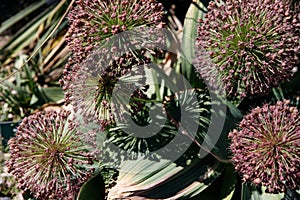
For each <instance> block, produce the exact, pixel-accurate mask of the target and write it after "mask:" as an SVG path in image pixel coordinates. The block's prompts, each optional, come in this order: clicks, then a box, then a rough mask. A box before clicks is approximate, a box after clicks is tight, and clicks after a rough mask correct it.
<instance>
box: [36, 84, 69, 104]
mask: <svg viewBox="0 0 300 200" xmlns="http://www.w3.org/2000/svg"><path fill="white" fill-rule="evenodd" d="M41 89H42V90H43V93H44V94H45V96H46V97H47V98H48V99H49V101H52V102H58V101H60V100H62V99H64V92H63V90H62V89H61V88H60V87H47V88H41Z"/></svg>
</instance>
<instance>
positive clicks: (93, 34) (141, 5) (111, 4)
mask: <svg viewBox="0 0 300 200" xmlns="http://www.w3.org/2000/svg"><path fill="white" fill-rule="evenodd" d="M162 16H163V7H162V4H161V3H157V2H156V0H139V1H136V0H112V1H111V0H109V1H108V0H101V1H99V0H77V1H76V4H75V6H73V8H72V10H71V12H70V13H69V16H68V18H69V22H70V27H69V29H68V34H67V42H68V45H69V46H70V48H71V50H72V52H73V53H74V56H73V59H76V60H77V62H78V61H79V62H80V61H82V59H84V58H85V57H86V56H87V55H88V54H89V53H90V52H91V50H92V49H93V48H94V47H96V46H97V45H98V44H99V43H100V42H101V41H103V40H104V39H108V38H110V37H111V36H112V35H116V34H118V33H121V32H125V31H129V30H131V29H133V28H134V27H139V26H153V25H154V26H156V25H159V24H161V23H162Z"/></svg>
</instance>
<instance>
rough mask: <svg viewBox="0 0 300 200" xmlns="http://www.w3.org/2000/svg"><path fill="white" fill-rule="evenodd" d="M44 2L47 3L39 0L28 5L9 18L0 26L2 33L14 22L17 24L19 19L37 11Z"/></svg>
mask: <svg viewBox="0 0 300 200" xmlns="http://www.w3.org/2000/svg"><path fill="white" fill-rule="evenodd" d="M44 4H45V1H39V2H35V3H33V4H31V5H29V6H27V7H26V8H24V9H23V10H22V11H20V12H18V13H17V14H16V15H14V16H12V17H11V18H9V19H8V20H6V21H5V22H3V23H2V24H1V27H0V33H2V32H3V31H5V30H7V29H8V28H10V27H11V26H13V25H14V24H16V23H17V22H18V21H20V20H22V19H24V18H25V17H26V16H28V15H29V14H30V13H32V12H34V11H36V10H37V9H39V8H40V7H41V6H43V5H44Z"/></svg>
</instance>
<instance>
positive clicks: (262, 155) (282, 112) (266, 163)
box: [229, 100, 300, 193]
mask: <svg viewBox="0 0 300 200" xmlns="http://www.w3.org/2000/svg"><path fill="white" fill-rule="evenodd" d="M229 138H230V139H231V145H230V149H231V151H232V153H233V158H232V161H233V162H234V165H235V169H236V170H237V171H238V172H239V173H240V174H241V175H242V178H243V180H244V181H247V182H251V183H253V184H255V185H263V186H265V187H266V188H267V192H270V193H278V192H286V191H287V190H288V189H297V188H298V187H299V184H300V116H299V111H298V110H297V108H296V107H292V106H289V101H287V100H286V101H283V102H282V101H278V102H277V103H276V104H275V105H268V104H265V105H264V106H262V107H257V108H255V109H253V110H252V111H251V113H250V114H248V115H246V116H245V117H244V119H243V120H242V121H241V122H240V124H239V127H238V129H237V130H233V131H232V132H230V133H229Z"/></svg>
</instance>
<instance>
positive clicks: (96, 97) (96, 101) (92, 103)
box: [66, 49, 150, 130]
mask: <svg viewBox="0 0 300 200" xmlns="http://www.w3.org/2000/svg"><path fill="white" fill-rule="evenodd" d="M103 51H105V49H101V50H99V51H95V52H93V54H91V55H90V56H89V57H88V58H87V59H86V61H85V62H83V63H81V64H80V67H79V68H78V70H77V71H76V72H74V73H73V75H74V76H73V77H74V81H72V82H68V84H67V85H66V88H67V90H66V96H68V97H69V99H67V100H68V101H70V102H71V104H72V105H73V107H74V110H75V112H76V113H77V114H79V115H81V116H83V117H84V119H85V120H88V121H93V120H95V121H94V122H96V123H99V124H100V128H101V129H102V130H104V129H105V128H106V127H108V126H110V125H114V124H115V119H114V116H113V111H112V106H113V104H112V101H111V100H112V95H113V92H114V90H115V87H116V85H117V84H120V83H121V82H122V81H123V82H124V81H125V82H126V79H127V78H128V80H129V82H133V83H137V82H138V81H142V80H143V79H144V78H143V72H144V71H143V69H142V68H143V67H144V65H143V64H145V63H149V62H150V59H148V58H146V57H140V58H137V57H135V56H134V55H133V54H131V53H126V54H124V55H122V56H120V57H116V58H113V59H112V58H110V57H109V58H108V59H106V56H108V54H105V53H103ZM140 65H141V66H140ZM133 72H135V73H136V74H140V75H139V76H138V77H137V79H135V78H134V76H132V77H127V76H126V75H128V74H129V76H130V75H132V73H133ZM124 87H126V85H124ZM127 89H128V88H119V91H118V92H115V93H118V94H117V96H122V95H126V96H128V95H130V94H128V93H127V94H121V93H122V92H123V91H127ZM126 103H129V102H126Z"/></svg>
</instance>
